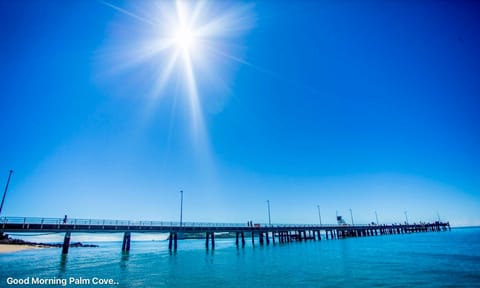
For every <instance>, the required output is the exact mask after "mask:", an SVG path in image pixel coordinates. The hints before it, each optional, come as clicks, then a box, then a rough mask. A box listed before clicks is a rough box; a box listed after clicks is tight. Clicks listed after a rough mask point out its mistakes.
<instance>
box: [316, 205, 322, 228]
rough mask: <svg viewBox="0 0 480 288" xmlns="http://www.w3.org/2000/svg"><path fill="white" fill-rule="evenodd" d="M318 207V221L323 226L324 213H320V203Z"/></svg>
mask: <svg viewBox="0 0 480 288" xmlns="http://www.w3.org/2000/svg"><path fill="white" fill-rule="evenodd" d="M317 209H318V221H319V222H320V226H322V214H320V205H317Z"/></svg>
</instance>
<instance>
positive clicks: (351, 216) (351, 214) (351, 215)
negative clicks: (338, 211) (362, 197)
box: [350, 208, 354, 226]
mask: <svg viewBox="0 0 480 288" xmlns="http://www.w3.org/2000/svg"><path fill="white" fill-rule="evenodd" d="M350 218H352V226H353V225H354V224H353V213H352V208H350Z"/></svg>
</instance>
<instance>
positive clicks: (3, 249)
mask: <svg viewBox="0 0 480 288" xmlns="http://www.w3.org/2000/svg"><path fill="white" fill-rule="evenodd" d="M45 248H52V247H50V246H46V245H41V244H38V245H29V244H0V254H6V253H15V252H20V251H25V250H36V249H45Z"/></svg>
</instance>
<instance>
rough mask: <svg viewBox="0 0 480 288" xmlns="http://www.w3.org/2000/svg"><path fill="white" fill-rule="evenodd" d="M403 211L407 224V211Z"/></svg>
mask: <svg viewBox="0 0 480 288" xmlns="http://www.w3.org/2000/svg"><path fill="white" fill-rule="evenodd" d="M403 213H404V214H405V224H407V225H408V214H407V211H403Z"/></svg>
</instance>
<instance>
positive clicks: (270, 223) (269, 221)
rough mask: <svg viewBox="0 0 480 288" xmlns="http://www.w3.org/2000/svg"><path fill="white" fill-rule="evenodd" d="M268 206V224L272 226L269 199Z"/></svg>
mask: <svg viewBox="0 0 480 288" xmlns="http://www.w3.org/2000/svg"><path fill="white" fill-rule="evenodd" d="M267 208H268V226H272V220H271V219H270V200H267Z"/></svg>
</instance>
